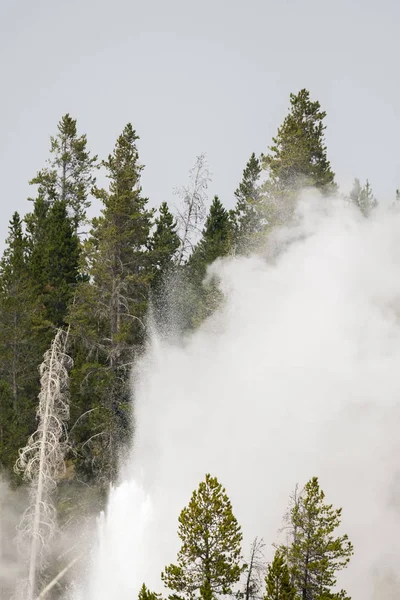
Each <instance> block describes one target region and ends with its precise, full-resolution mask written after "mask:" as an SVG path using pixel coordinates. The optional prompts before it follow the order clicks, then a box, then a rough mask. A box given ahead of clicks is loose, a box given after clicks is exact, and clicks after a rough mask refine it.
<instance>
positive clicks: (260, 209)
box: [231, 152, 272, 253]
mask: <svg viewBox="0 0 400 600" xmlns="http://www.w3.org/2000/svg"><path fill="white" fill-rule="evenodd" d="M261 172H262V168H261V164H260V160H259V159H258V158H256V155H255V154H254V152H253V154H252V155H251V157H250V159H249V161H248V163H247V165H246V167H245V169H244V171H243V177H242V181H241V182H240V184H239V187H238V188H237V190H236V191H235V197H236V206H235V209H234V211H232V213H231V218H232V220H233V223H234V245H235V249H236V251H237V252H239V253H244V252H246V251H248V250H252V249H253V247H254V245H256V244H257V242H258V241H259V239H260V237H261V236H262V234H263V233H264V232H265V230H266V228H267V226H268V223H269V221H270V220H271V216H272V215H271V208H270V206H269V205H268V204H267V203H266V201H265V196H264V194H263V193H262V191H261V184H260V175H261Z"/></svg>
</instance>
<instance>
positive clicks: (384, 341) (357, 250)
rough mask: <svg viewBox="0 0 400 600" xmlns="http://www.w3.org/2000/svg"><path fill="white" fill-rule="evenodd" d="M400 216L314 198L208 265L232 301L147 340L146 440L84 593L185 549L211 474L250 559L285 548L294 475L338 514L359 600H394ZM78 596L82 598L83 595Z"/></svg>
mask: <svg viewBox="0 0 400 600" xmlns="http://www.w3.org/2000/svg"><path fill="white" fill-rule="evenodd" d="M399 232H400V215H399V214H397V213H394V212H391V211H387V210H386V211H383V210H382V211H379V210H378V211H376V212H375V214H374V215H373V216H372V217H371V218H370V219H364V218H363V217H362V216H361V215H360V214H359V212H357V211H356V210H355V209H353V208H352V207H350V206H348V205H346V204H345V203H344V202H343V201H342V200H340V199H331V200H329V201H328V200H326V199H325V198H324V199H321V198H320V197H318V194H317V193H316V192H313V191H309V192H307V193H306V194H305V195H304V196H303V198H302V199H301V201H300V202H299V205H298V209H297V214H296V219H295V223H294V225H292V226H291V227H287V228H284V229H281V230H279V231H277V232H275V233H274V234H273V235H272V236H271V237H270V239H269V242H268V244H267V245H266V246H265V248H263V249H262V252H261V254H260V255H259V256H251V257H247V258H245V257H238V258H227V259H220V260H218V261H217V262H216V263H214V264H213V265H212V266H211V267H210V271H209V276H210V275H214V276H217V277H218V279H219V280H220V286H221V289H222V291H223V292H224V295H225V302H224V303H223V305H222V306H221V308H220V309H219V310H218V311H217V312H216V313H215V314H214V315H213V316H212V317H210V318H209V319H208V320H207V321H206V322H205V323H204V324H203V325H202V327H201V328H200V329H199V330H197V331H195V332H194V333H193V334H192V335H190V336H188V337H186V338H181V339H180V340H179V341H176V340H174V341H173V342H171V341H168V339H165V338H161V337H160V336H158V335H157V333H156V332H154V333H153V335H152V337H151V339H150V341H149V347H148V351H147V353H146V356H145V357H144V358H143V360H142V361H141V362H140V364H139V365H138V366H137V368H136V369H135V371H134V373H133V374H132V387H133V397H134V402H135V419H136V434H135V441H134V446H133V448H132V453H131V456H130V458H129V460H128V461H127V463H126V465H125V466H124V468H123V469H122V475H121V484H120V485H119V486H118V487H117V488H116V489H114V490H113V491H112V492H111V495H110V500H109V506H108V509H107V512H106V514H105V515H103V517H102V519H101V521H100V523H99V530H98V541H97V544H96V545H95V547H94V548H93V553H92V563H91V564H92V566H91V567H89V572H88V577H87V580H86V583H85V584H84V585H83V587H82V589H81V591H80V595H81V597H85V598H90V599H92V600H94V599H95V598H96V600H114V599H115V600H117V599H120V598H134V597H135V596H136V594H137V592H138V589H139V587H140V586H141V584H142V583H143V582H145V583H146V585H147V586H149V587H150V588H151V589H154V590H155V591H160V592H163V593H164V594H165V590H164V589H163V586H162V584H161V581H160V573H161V571H162V570H163V568H164V566H165V565H166V564H169V562H171V561H174V560H175V556H176V552H177V550H178V549H179V540H178V537H177V533H176V531H177V519H178V516H179V513H180V511H181V509H182V508H183V507H184V506H185V505H186V504H187V503H188V501H189V499H190V495H191V493H192V491H193V489H195V488H196V487H197V485H198V483H199V481H200V480H201V479H203V477H204V475H205V473H206V472H210V473H211V474H212V475H216V476H217V477H218V479H219V480H220V481H221V483H222V484H223V485H224V486H225V487H226V489H227V493H228V495H229V497H230V499H231V501H232V504H233V510H234V513H235V515H236V517H237V519H238V521H239V523H240V524H241V525H242V528H243V533H244V544H243V551H244V554H246V553H247V551H248V549H249V546H250V543H251V541H252V539H253V538H254V536H260V537H263V538H264V541H265V543H266V559H267V560H269V559H271V558H272V555H273V547H272V544H273V543H274V542H277V541H279V539H280V538H279V533H278V532H279V529H280V527H281V526H282V517H283V515H284V513H285V511H286V508H287V505H288V499H289V496H290V494H291V492H292V491H293V489H294V487H295V485H296V483H298V484H299V485H300V486H302V485H304V484H305V483H306V481H308V480H309V479H310V478H311V477H312V476H318V477H319V479H320V484H321V487H322V489H323V490H324V491H325V493H326V500H327V502H328V503H332V504H333V505H334V507H343V515H342V530H343V532H346V533H347V534H348V535H349V538H350V540H351V541H352V542H353V544H354V547H355V555H354V557H353V559H352V560H351V562H350V565H349V567H348V569H347V571H346V572H344V573H342V574H341V576H340V579H339V583H340V585H341V586H343V587H344V588H345V589H346V590H347V592H348V594H349V595H351V596H352V597H353V598H354V599H355V600H357V599H360V600H361V599H363V600H372V599H377V598H382V597H385V598H389V599H390V598H395V597H396V598H397V597H398V595H399V592H400V583H399V581H398V580H397V579H396V576H395V573H396V571H397V566H398V557H399V555H400V518H399V517H400V471H399V467H398V456H399V450H400V442H399V435H398V432H399V425H400V409H399V402H398V394H399V389H400V372H399V364H400V327H399V316H400V235H399ZM76 596H78V597H79V593H78V592H76Z"/></svg>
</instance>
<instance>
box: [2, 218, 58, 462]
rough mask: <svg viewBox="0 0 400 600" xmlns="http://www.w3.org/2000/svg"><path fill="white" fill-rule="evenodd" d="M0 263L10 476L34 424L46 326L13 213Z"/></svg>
mask: <svg viewBox="0 0 400 600" xmlns="http://www.w3.org/2000/svg"><path fill="white" fill-rule="evenodd" d="M6 244H7V246H6V249H5V251H4V255H3V258H2V260H1V262H0V320H1V327H0V466H3V467H4V468H6V469H7V470H8V471H11V469H12V467H13V464H14V463H15V461H16V459H17V454H18V448H20V447H21V446H22V445H24V443H25V442H26V439H27V438H28V436H29V435H30V434H31V433H32V430H33V427H34V424H35V397H36V393H37V389H38V385H39V377H38V370H37V363H38V361H40V358H41V356H42V353H43V348H44V344H45V343H46V336H47V334H48V331H47V327H46V324H45V323H44V322H43V320H42V318H41V315H42V311H41V304H40V300H39V299H38V298H37V296H36V294H35V290H34V288H33V287H32V285H31V282H30V279H29V276H28V266H27V250H28V245H27V239H26V237H25V235H24V233H23V226H22V221H21V219H20V216H19V215H18V213H14V215H13V217H12V219H11V221H10V226H9V235H8V238H7V240H6Z"/></svg>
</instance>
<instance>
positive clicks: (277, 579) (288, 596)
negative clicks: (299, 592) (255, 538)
mask: <svg viewBox="0 0 400 600" xmlns="http://www.w3.org/2000/svg"><path fill="white" fill-rule="evenodd" d="M265 583H266V586H267V589H266V594H265V596H264V600H295V597H296V592H295V589H294V587H293V586H292V584H291V582H290V573H289V569H288V566H287V564H286V561H285V557H284V555H283V554H282V552H281V551H279V550H277V551H276V552H275V556H274V560H273V561H272V563H270V564H269V565H268V567H267V576H266V578H265Z"/></svg>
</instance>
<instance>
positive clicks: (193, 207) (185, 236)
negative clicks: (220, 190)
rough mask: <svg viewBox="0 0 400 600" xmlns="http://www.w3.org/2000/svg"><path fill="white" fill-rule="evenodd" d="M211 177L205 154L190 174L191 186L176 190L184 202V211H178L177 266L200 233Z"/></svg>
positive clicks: (198, 158)
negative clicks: (179, 242)
mask: <svg viewBox="0 0 400 600" xmlns="http://www.w3.org/2000/svg"><path fill="white" fill-rule="evenodd" d="M210 181H211V175H210V172H209V170H208V166H207V159H206V155H205V154H200V156H198V157H197V158H196V162H195V164H194V166H193V167H192V169H191V170H190V172H189V185H188V186H185V187H183V188H179V189H178V190H176V192H175V193H177V194H178V195H179V196H180V198H181V199H182V202H183V208H182V210H179V209H178V219H177V220H178V225H179V235H180V239H181V244H180V246H179V250H178V256H177V264H178V265H181V264H182V262H183V260H184V259H185V258H186V257H187V256H188V255H189V253H190V252H191V250H192V248H193V245H194V243H195V240H196V236H197V235H198V234H199V233H200V231H201V227H202V225H203V223H204V219H205V216H206V201H207V188H208V184H209V182H210Z"/></svg>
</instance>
